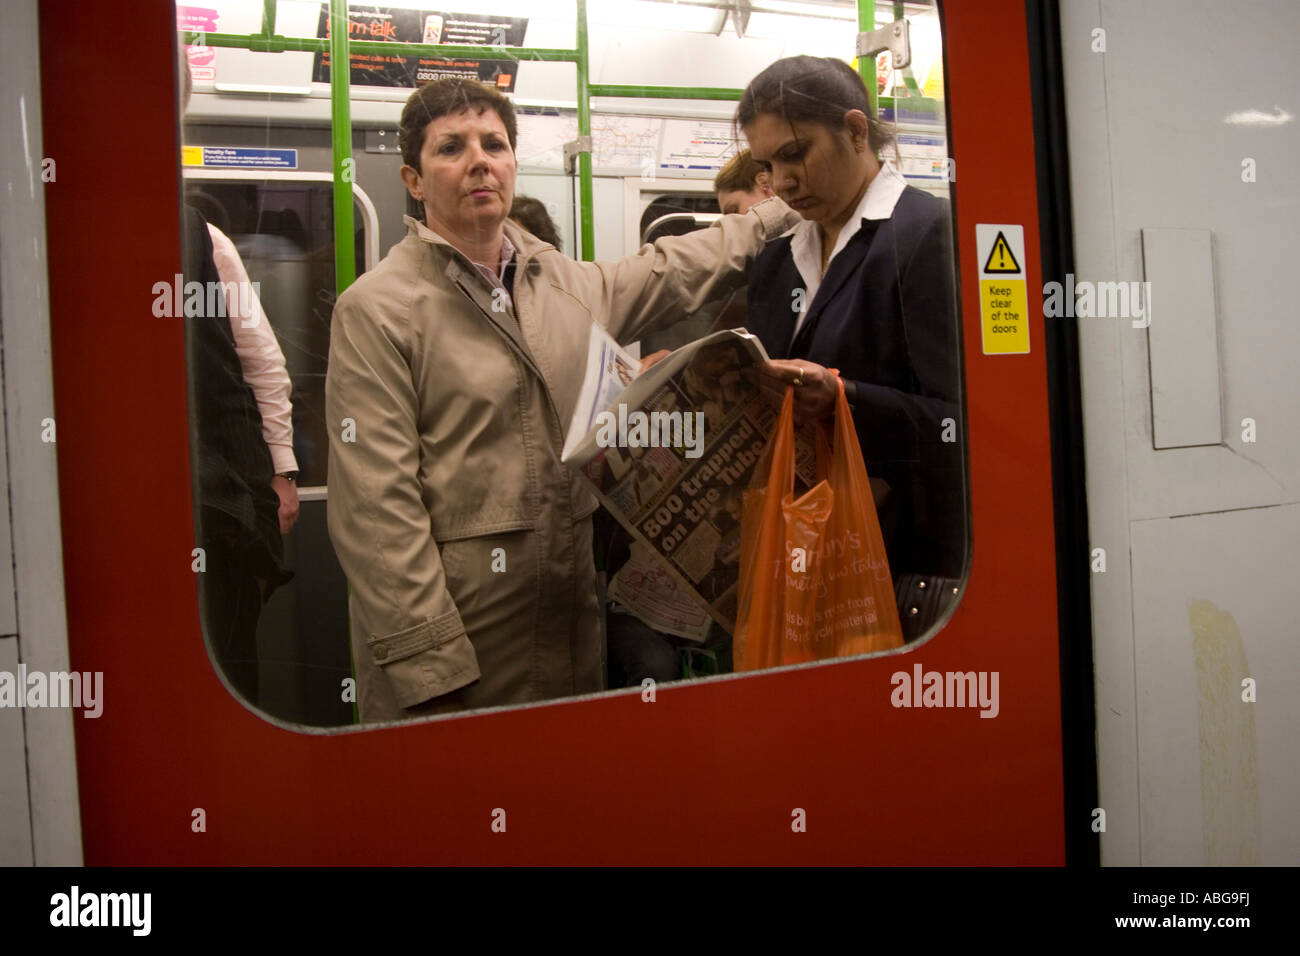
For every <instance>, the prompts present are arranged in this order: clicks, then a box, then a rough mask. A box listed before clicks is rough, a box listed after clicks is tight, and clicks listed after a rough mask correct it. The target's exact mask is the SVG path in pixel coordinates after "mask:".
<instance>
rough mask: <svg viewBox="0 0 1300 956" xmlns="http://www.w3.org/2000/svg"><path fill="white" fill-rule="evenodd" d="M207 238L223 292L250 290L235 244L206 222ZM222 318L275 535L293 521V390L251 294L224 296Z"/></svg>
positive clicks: (289, 527) (295, 474) (295, 495)
mask: <svg viewBox="0 0 1300 956" xmlns="http://www.w3.org/2000/svg"><path fill="white" fill-rule="evenodd" d="M208 235H209V236H211V238H212V261H213V262H214V263H215V264H216V266H217V273H218V274H219V275H220V276H221V282H222V284H223V285H224V286H225V287H226V288H227V289H230V288H235V289H239V290H245V289H248V290H252V289H254V288H255V287H254V286H253V285H252V284H251V283H250V282H249V281H248V273H247V272H246V271H245V269H244V263H243V261H242V260H241V259H240V258H239V253H238V251H236V249H235V244H234V243H233V242H231V241H230V239H229V238H228V237H227V236H226V235H225V233H223V232H222V231H221V230H220V229H218V228H217V227H216V226H214V225H212V224H211V223H208ZM228 283H234V285H233V286H231V285H228ZM226 313H227V314H228V315H229V316H230V329H231V331H232V332H233V333H234V336H235V354H236V355H238V356H239V366H240V368H241V369H243V373H244V381H245V382H246V383H247V384H248V387H249V388H250V389H252V391H253V397H254V398H255V399H256V400H257V409H258V411H260V412H261V413H262V437H263V438H264V439H265V440H266V447H267V450H268V451H270V453H271V463H272V464H273V465H274V467H275V477H274V478H272V479H271V487H272V488H273V489H274V490H275V493H276V495H277V496H278V497H279V499H280V511H279V518H280V533H281V534H288V533H289V532H290V531H291V530H292V529H293V526H294V524H295V523H296V522H297V520H298V489H297V486H296V481H297V479H298V461H297V459H296V458H295V457H294V454H293V405H292V404H291V403H290V400H289V396H290V394H291V392H292V390H293V386H292V383H291V382H290V381H289V373H288V371H287V369H286V368H285V364H284V353H283V352H281V351H280V343H279V342H278V341H276V338H275V332H274V331H273V330H272V329H271V323H270V322H269V321H268V320H267V318H266V313H265V312H263V311H262V303H261V302H260V301H258V298H257V295H256V294H247V295H245V294H242V293H241V294H240V295H236V296H229V295H228V296H227V297H226Z"/></svg>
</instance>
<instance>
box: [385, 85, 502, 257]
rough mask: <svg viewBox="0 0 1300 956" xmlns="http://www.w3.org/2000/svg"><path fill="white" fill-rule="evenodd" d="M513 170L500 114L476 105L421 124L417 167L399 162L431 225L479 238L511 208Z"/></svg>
mask: <svg viewBox="0 0 1300 956" xmlns="http://www.w3.org/2000/svg"><path fill="white" fill-rule="evenodd" d="M517 172H518V168H517V166H516V162H515V154H514V151H513V150H511V148H510V140H509V138H508V137H507V135H506V128H505V124H504V123H502V122H501V117H500V116H498V115H497V112H496V110H494V109H491V108H490V107H486V106H478V105H475V106H472V107H469V108H468V109H463V110H461V111H460V112H458V113H449V114H448V115H446V116H439V117H438V118H437V119H435V120H433V121H432V122H430V123H429V125H428V126H427V127H425V130H424V145H423V147H422V148H421V149H420V168H419V170H418V171H416V170H414V169H412V168H411V167H410V166H403V167H402V179H403V181H404V182H405V183H406V187H407V189H408V190H409V191H410V193H411V195H412V196H413V197H414V198H415V199H416V201H417V202H420V203H422V204H423V205H424V215H425V223H426V224H427V225H428V226H429V228H430V229H433V230H434V231H435V232H439V233H441V232H449V233H451V234H453V235H456V236H462V237H465V238H477V239H480V240H482V239H484V238H487V237H489V236H491V235H492V234H493V233H495V232H496V230H498V229H499V228H500V226H501V223H502V222H503V221H504V220H505V218H506V214H507V213H508V212H509V211H510V204H511V202H512V201H513V200H514V194H515V176H516V174H517Z"/></svg>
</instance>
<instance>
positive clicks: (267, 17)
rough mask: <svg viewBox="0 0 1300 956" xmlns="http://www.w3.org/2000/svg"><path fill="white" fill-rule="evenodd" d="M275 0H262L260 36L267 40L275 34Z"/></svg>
mask: <svg viewBox="0 0 1300 956" xmlns="http://www.w3.org/2000/svg"><path fill="white" fill-rule="evenodd" d="M276 3H277V0H262V36H264V37H266V38H267V39H268V40H269V39H271V37H273V36H275V5H276Z"/></svg>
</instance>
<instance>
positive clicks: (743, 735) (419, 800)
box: [41, 0, 1064, 864]
mask: <svg viewBox="0 0 1300 956" xmlns="http://www.w3.org/2000/svg"><path fill="white" fill-rule="evenodd" d="M945 17H946V35H945V45H946V51H947V53H946V55H947V71H948V72H947V84H948V95H949V104H950V112H951V117H952V127H951V135H952V143H953V147H952V149H953V154H954V156H955V157H956V158H957V161H958V169H959V173H960V176H959V179H958V181H957V183H956V188H955V199H956V218H957V222H958V241H959V244H960V245H959V258H960V267H961V271H962V274H963V277H964V279H965V281H964V282H963V288H962V308H963V313H964V316H965V318H964V326H965V352H966V355H965V359H966V389H967V392H966V400H967V411H968V415H967V418H968V433H969V441H970V449H969V457H970V467H971V494H972V513H973V536H974V556H973V564H972V569H971V574H970V579H969V584H968V588H967V591H966V594H965V596H964V599H963V601H962V604H961V606H960V607H959V608H958V610H957V612H956V614H955V615H954V617H953V619H952V620H951V622H950V623H949V624H948V626H947V627H946V628H945V629H944V630H943V631H942V632H941V633H939V634H938V635H937V636H936V637H934V638H933V639H932V640H930V641H929V642H927V643H926V644H925V645H923V646H922V647H920V648H918V649H916V650H913V651H911V652H909V653H907V654H905V655H902V656H890V657H885V658H878V659H874V660H866V661H854V662H845V663H837V664H833V665H828V666H821V667H816V668H811V669H805V670H799V671H792V672H782V673H774V674H766V675H758V676H752V677H746V678H740V679H730V680H720V681H715V682H711V683H707V684H697V685H691V686H684V687H680V688H661V689H660V691H659V694H658V700H657V701H656V702H655V703H652V704H651V703H643V702H642V701H641V699H640V697H639V696H638V695H635V694H630V695H626V696H618V697H612V698H606V699H602V700H598V701H582V702H572V703H557V704H549V705H543V706H536V707H531V708H527V709H522V710H516V711H511V712H505V713H497V714H491V715H485V716H474V717H467V718H460V719H455V720H446V721H441V722H437V723H433V724H425V725H420V726H410V727H402V728H398V729H390V730H383V731H362V732H345V733H342V734H337V735H322V734H307V733H298V732H294V731H290V730H286V729H283V728H281V727H278V726H276V725H273V724H271V723H268V722H267V721H265V720H263V719H261V718H259V717H258V716H256V715H254V714H252V713H250V712H249V711H247V710H246V709H245V708H244V707H243V706H242V705H241V704H239V703H238V702H237V701H236V700H234V699H233V698H232V697H231V696H230V695H229V694H228V693H227V691H226V690H225V688H224V686H223V685H222V684H221V683H220V682H219V680H218V679H217V677H216V675H215V673H214V672H213V669H212V666H211V664H210V663H209V661H208V657H207V654H206V652H205V651H204V647H203V642H202V639H201V637H200V632H199V617H198V607H197V600H196V591H195V583H194V579H193V574H192V572H191V570H190V560H191V559H190V549H191V548H192V547H193V546H194V542H193V537H194V528H193V522H192V502H191V497H190V472H189V458H188V451H187V448H188V446H187V441H188V438H187V436H188V423H187V417H186V398H185V395H186V391H185V376H184V367H183V359H182V357H183V354H184V352H183V347H182V329H181V325H180V323H179V322H178V321H176V320H169V319H159V318H155V317H154V316H153V314H152V312H151V303H152V301H153V296H152V293H151V289H152V286H153V284H154V283H155V282H158V281H170V279H171V277H172V275H173V274H174V273H176V272H178V271H180V254H179V220H178V206H177V202H178V196H179V179H180V173H179V169H178V164H177V138H176V122H175V94H174V91H173V69H174V68H173V60H174V57H173V56H172V51H173V50H174V49H175V35H174V22H175V21H174V12H173V7H172V5H171V4H170V3H167V2H161V0H150V2H148V3H140V4H138V5H136V7H134V8H133V12H132V15H131V16H130V17H129V18H115V19H113V20H112V21H111V22H106V21H104V20H103V19H101V18H95V17H87V16H85V15H84V10H83V9H82V7H81V5H80V4H77V3H75V2H72V0H45V2H43V3H42V4H41V24H42V31H41V34H42V35H41V63H42V77H43V92H42V95H43V114H44V142H45V152H46V154H47V155H48V156H50V157H52V158H54V159H55V160H56V163H57V171H58V174H57V181H56V182H55V183H51V184H49V185H48V186H46V189H47V193H46V209H47V215H48V240H49V258H50V295H51V316H52V325H53V363H54V384H55V398H56V409H57V417H58V435H59V442H58V452H59V484H60V500H61V503H62V520H63V541H64V556H65V558H64V560H65V574H66V587H67V606H68V629H69V640H70V643H71V660H72V666H73V667H74V668H75V669H77V670H90V671H103V672H104V675H105V676H104V680H105V693H104V712H103V716H102V717H100V718H98V719H93V720H88V719H84V718H83V717H82V716H81V715H80V713H78V714H77V716H76V735H77V763H78V773H79V781H80V792H81V812H82V829H83V840H84V847H85V859H86V862H87V863H91V864H146V863H147V864H184V863H240V864H285V863H299V864H327V863H390V864H425V863H513V864H522V863H555V862H565V863H609V862H638V863H668V862H688V863H690V862H695V863H718V862H732V863H759V862H765V863H801V862H819V863H866V864H901V863H907V864H917V863H986V864H1014V863H1020V864H1025V863H1037V864H1058V863H1062V862H1064V836H1063V819H1062V806H1063V799H1062V767H1061V732H1060V694H1059V686H1058V684H1059V680H1058V669H1057V668H1058V647H1057V638H1056V634H1057V617H1056V613H1057V610H1056V579H1055V558H1054V550H1053V548H1054V545H1053V513H1052V497H1051V459H1050V448H1049V436H1048V407H1047V395H1046V378H1045V367H1044V355H1043V349H1042V343H1043V341H1044V338H1043V328H1042V317H1041V314H1039V315H1036V316H1033V317H1032V319H1031V332H1030V336H1031V343H1032V344H1033V350H1032V351H1031V352H1030V354H1028V355H1024V356H985V355H983V354H982V352H981V346H980V334H979V314H980V313H979V303H978V299H977V282H975V281H973V277H974V275H975V273H976V270H977V269H978V265H979V264H978V263H977V262H976V261H975V242H974V235H975V224H976V223H978V222H995V223H1022V224H1023V225H1024V228H1025V247H1026V249H1027V250H1028V251H1029V256H1028V260H1029V261H1028V262H1027V263H1026V266H1027V274H1026V279H1027V280H1028V288H1030V289H1031V290H1032V289H1036V288H1041V276H1040V274H1039V266H1038V263H1037V261H1036V256H1035V254H1034V251H1035V250H1037V249H1038V248H1039V241H1038V221H1037V209H1036V195H1037V193H1036V186H1035V165H1034V144H1033V127H1032V115H1031V103H1030V77H1029V63H1028V55H1027V50H1026V48H1025V44H1024V39H1023V38H1024V37H1025V26H1024V17H1025V11H1024V4H1023V2H1022V0H980V2H974V0H948V2H947V3H946V4H945ZM110 42H111V43H112V45H113V49H112V56H111V58H109V57H106V56H105V55H104V47H105V44H108V43H110ZM119 65H120V66H119ZM914 663H921V664H922V665H923V666H924V667H925V669H926V670H937V671H957V670H960V671H967V670H977V671H979V670H984V671H998V672H999V674H1000V696H1001V702H1000V713H999V714H998V716H997V717H996V718H995V719H981V718H979V716H978V712H977V711H976V710H970V709H956V708H937V709H928V710H927V709H894V708H893V707H892V706H891V705H890V692H891V690H892V688H891V685H890V675H891V674H892V673H894V672H895V671H897V670H908V671H910V670H911V668H912V666H913V664H914ZM196 808H202V809H203V810H204V811H205V813H206V820H207V830H206V832H200V833H196V832H193V830H192V828H191V820H192V816H191V814H192V811H193V810H194V809H196ZM496 808H501V809H504V810H505V811H506V814H507V829H506V832H505V833H495V832H493V830H492V828H491V822H492V813H493V811H494V809H496ZM794 808H803V809H804V810H805V811H806V813H807V821H808V822H807V832H805V833H794V832H792V830H791V826H790V823H791V813H792V810H793V809H794Z"/></svg>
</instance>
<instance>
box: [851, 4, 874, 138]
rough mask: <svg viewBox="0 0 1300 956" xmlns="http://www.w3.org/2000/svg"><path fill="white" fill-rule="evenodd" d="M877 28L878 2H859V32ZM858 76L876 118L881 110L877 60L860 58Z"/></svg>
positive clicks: (869, 57)
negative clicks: (878, 105)
mask: <svg viewBox="0 0 1300 956" xmlns="http://www.w3.org/2000/svg"><path fill="white" fill-rule="evenodd" d="M875 28H876V0H858V32H859V33H870V32H871V31H872V30H874V29H875ZM855 52H856V45H855ZM858 75H859V76H861V77H862V84H863V85H864V86H865V87H866V88H867V102H868V103H870V104H871V112H872V113H874V114H875V115H876V116H879V115H880V110H879V109H878V108H877V106H876V58H875V57H874V56H860V57H858Z"/></svg>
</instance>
